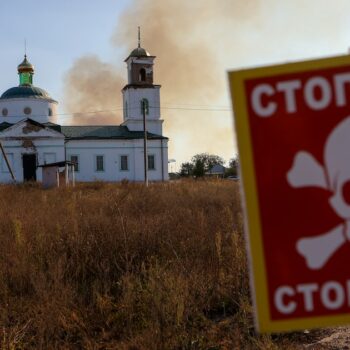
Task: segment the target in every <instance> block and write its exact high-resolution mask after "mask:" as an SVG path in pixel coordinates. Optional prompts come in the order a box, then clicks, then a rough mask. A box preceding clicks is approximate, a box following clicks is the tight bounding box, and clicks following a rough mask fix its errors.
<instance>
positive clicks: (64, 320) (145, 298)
mask: <svg viewBox="0 0 350 350" xmlns="http://www.w3.org/2000/svg"><path fill="white" fill-rule="evenodd" d="M242 232H243V228H242V213H241V208H240V201H239V193H238V188H237V184H236V183H231V182H229V181H211V182H200V181H198V182H195V181H188V182H181V183H165V184H152V185H151V186H150V187H149V188H145V187H144V186H142V185H137V184H130V183H123V184H117V185H115V184H114V185H110V184H101V183H94V184H86V185H79V186H77V187H75V188H67V189H53V190H47V191H43V190H42V189H40V188H39V187H38V186H33V185H23V186H0V241H1V244H0V328H1V333H0V334H1V339H0V344H1V348H3V349H130V350H136V349H140V350H141V349H211V350H215V349H236V348H248V349H250V348H251V349H256V348H260V349H265V348H276V347H277V345H276V343H274V342H273V341H272V340H271V338H270V337H258V336H255V334H254V331H253V325H252V316H251V311H252V310H251V306H250V301H249V286H248V277H247V264H246V256H245V250H244V242H243V237H242ZM278 341H279V343H280V344H281V341H280V340H278ZM283 341H284V340H283ZM285 344H287V343H285Z"/></svg>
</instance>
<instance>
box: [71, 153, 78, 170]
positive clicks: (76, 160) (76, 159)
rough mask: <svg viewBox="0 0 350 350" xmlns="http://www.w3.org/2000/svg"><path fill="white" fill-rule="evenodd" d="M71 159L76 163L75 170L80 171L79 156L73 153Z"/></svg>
mask: <svg viewBox="0 0 350 350" xmlns="http://www.w3.org/2000/svg"><path fill="white" fill-rule="evenodd" d="M70 161H71V162H73V163H74V171H75V172H78V171H79V156H77V155H71V156H70Z"/></svg>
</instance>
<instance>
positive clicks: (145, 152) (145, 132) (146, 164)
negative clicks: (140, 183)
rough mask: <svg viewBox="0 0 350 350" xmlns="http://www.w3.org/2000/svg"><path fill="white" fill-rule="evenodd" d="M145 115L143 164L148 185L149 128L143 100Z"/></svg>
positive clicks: (144, 105) (143, 112)
mask: <svg viewBox="0 0 350 350" xmlns="http://www.w3.org/2000/svg"><path fill="white" fill-rule="evenodd" d="M142 115H143V164H144V170H145V185H146V187H147V186H148V154H147V128H146V103H145V100H142Z"/></svg>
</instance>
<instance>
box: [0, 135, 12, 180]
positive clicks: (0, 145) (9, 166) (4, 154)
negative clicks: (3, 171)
mask: <svg viewBox="0 0 350 350" xmlns="http://www.w3.org/2000/svg"><path fill="white" fill-rule="evenodd" d="M0 148H1V152H2V155H3V156H4V159H5V162H6V165H7V168H8V170H9V172H10V174H11V177H12V180H13V181H16V178H15V175H14V174H13V171H12V168H11V165H10V163H9V160H8V159H7V156H6V153H5V150H4V147H2V143H1V142H0Z"/></svg>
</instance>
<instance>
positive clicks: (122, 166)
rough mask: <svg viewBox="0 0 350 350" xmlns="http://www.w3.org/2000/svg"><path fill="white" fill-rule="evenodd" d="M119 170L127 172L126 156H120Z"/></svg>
mask: <svg viewBox="0 0 350 350" xmlns="http://www.w3.org/2000/svg"><path fill="white" fill-rule="evenodd" d="M120 170H124V171H125V170H129V165H128V156H120Z"/></svg>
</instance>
